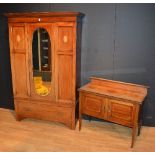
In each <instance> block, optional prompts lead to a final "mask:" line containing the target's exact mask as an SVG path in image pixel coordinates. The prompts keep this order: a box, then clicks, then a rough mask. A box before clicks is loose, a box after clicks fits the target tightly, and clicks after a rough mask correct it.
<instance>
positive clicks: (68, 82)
mask: <svg viewBox="0 0 155 155" xmlns="http://www.w3.org/2000/svg"><path fill="white" fill-rule="evenodd" d="M57 30H58V31H57V32H58V35H57V36H58V38H57V40H58V45H57V46H58V47H57V75H58V77H57V80H58V81H57V82H58V87H57V100H58V101H59V102H60V103H65V104H67V103H68V104H72V103H73V102H74V101H75V76H76V75H75V63H76V62H75V48H76V47H75V46H76V45H75V40H76V35H75V34H76V28H75V23H59V24H58V27H57Z"/></svg>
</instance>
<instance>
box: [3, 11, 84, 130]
mask: <svg viewBox="0 0 155 155" xmlns="http://www.w3.org/2000/svg"><path fill="white" fill-rule="evenodd" d="M5 15H6V16H7V17H8V23H9V41H10V57H11V70H12V80H13V92H14V103H15V111H16V118H17V120H21V119H23V118H28V117H31V118H38V119H43V120H50V121H57V122H61V123H64V124H66V125H67V126H69V127H70V128H71V129H75V123H76V120H77V117H76V116H77V114H76V111H75V110H77V109H76V107H77V105H76V103H77V98H78V92H77V88H78V86H79V83H80V79H79V78H80V75H78V74H79V73H80V65H81V64H80V63H76V61H80V60H77V59H76V58H77V57H76V55H77V52H78V55H79V53H80V46H81V45H80V41H79V40H80V39H81V38H78V37H79V36H80V35H81V34H80V35H79V33H81V27H80V28H79V26H80V24H79V23H81V22H82V21H81V18H82V16H83V14H82V13H79V12H57V13H56V12H40V13H39V12H38V13H36V12H32V13H6V14H5ZM37 28H44V29H45V30H46V31H47V32H48V34H49V36H50V40H51V51H49V52H51V53H50V54H49V56H51V57H50V59H51V62H52V63H51V64H50V65H51V66H50V68H51V79H52V81H51V84H49V83H48V87H50V92H49V93H48V95H47V96H40V95H38V94H37V93H36V90H35V83H34V78H33V59H32V41H33V34H34V32H35V30H36V29H37ZM78 59H80V57H79V56H78ZM78 65H79V66H78ZM77 77H78V78H77Z"/></svg>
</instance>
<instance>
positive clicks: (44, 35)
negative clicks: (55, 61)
mask: <svg viewBox="0 0 155 155" xmlns="http://www.w3.org/2000/svg"><path fill="white" fill-rule="evenodd" d="M51 52H52V51H51V41H50V37H49V34H48V32H47V31H46V30H45V29H44V28H38V29H36V30H35V31H34V33H33V42H32V57H33V81H34V86H35V91H36V93H37V94H39V95H41V96H46V95H48V94H49V92H50V89H51V77H52V75H51V74H52V72H51V68H52V67H51V64H52V63H51Z"/></svg>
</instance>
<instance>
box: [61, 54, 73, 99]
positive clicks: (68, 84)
mask: <svg viewBox="0 0 155 155" xmlns="http://www.w3.org/2000/svg"><path fill="white" fill-rule="evenodd" d="M58 59H59V60H58V70H59V73H58V99H59V100H63V101H66V100H72V90H73V63H72V61H73V60H72V56H70V55H59V58H58Z"/></svg>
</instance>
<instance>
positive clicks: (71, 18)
mask: <svg viewBox="0 0 155 155" xmlns="http://www.w3.org/2000/svg"><path fill="white" fill-rule="evenodd" d="M4 15H5V16H7V17H8V22H9V23H36V22H47V23H48V22H49V23H50V22H57V21H59V22H60V21H62V22H75V21H81V18H82V17H83V16H84V14H83V13H80V12H31V13H26V12H25V13H5V14H4Z"/></svg>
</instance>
